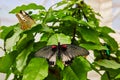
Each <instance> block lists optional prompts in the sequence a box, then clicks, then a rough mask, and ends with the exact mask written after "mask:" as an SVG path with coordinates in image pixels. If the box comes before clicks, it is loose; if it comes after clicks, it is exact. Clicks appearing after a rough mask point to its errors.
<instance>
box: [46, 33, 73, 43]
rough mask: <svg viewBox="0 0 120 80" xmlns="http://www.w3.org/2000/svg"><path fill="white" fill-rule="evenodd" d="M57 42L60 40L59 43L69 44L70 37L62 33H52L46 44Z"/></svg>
mask: <svg viewBox="0 0 120 80" xmlns="http://www.w3.org/2000/svg"><path fill="white" fill-rule="evenodd" d="M58 42H60V43H61V44H70V43H71V39H70V37H69V36H66V35H64V34H62V33H60V34H54V35H52V36H51V37H50V38H49V40H48V43H47V45H53V44H56V45H57V44H58Z"/></svg>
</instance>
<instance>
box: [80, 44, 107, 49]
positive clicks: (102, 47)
mask: <svg viewBox="0 0 120 80" xmlns="http://www.w3.org/2000/svg"><path fill="white" fill-rule="evenodd" d="M80 46H82V47H84V48H86V49H88V50H107V49H108V48H107V47H106V46H102V45H101V44H93V43H85V44H80Z"/></svg>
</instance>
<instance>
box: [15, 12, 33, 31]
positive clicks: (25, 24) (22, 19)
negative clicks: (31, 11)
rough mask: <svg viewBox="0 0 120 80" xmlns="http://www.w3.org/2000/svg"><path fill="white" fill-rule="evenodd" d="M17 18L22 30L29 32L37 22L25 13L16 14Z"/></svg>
mask: <svg viewBox="0 0 120 80" xmlns="http://www.w3.org/2000/svg"><path fill="white" fill-rule="evenodd" d="M16 17H17V18H18V20H19V23H20V25H21V29H22V30H27V29H29V28H31V27H32V26H33V25H34V24H35V21H34V20H33V19H32V18H31V17H30V16H29V15H28V14H27V13H26V12H25V11H20V12H19V13H17V14H16Z"/></svg>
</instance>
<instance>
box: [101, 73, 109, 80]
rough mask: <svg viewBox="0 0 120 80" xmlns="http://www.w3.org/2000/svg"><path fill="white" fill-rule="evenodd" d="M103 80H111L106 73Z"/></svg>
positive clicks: (102, 77)
mask: <svg viewBox="0 0 120 80" xmlns="http://www.w3.org/2000/svg"><path fill="white" fill-rule="evenodd" d="M101 80H109V78H108V75H107V73H106V72H105V73H104V74H103V75H102V76H101Z"/></svg>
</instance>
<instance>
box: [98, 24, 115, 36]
mask: <svg viewBox="0 0 120 80" xmlns="http://www.w3.org/2000/svg"><path fill="white" fill-rule="evenodd" d="M97 30H98V32H101V33H106V34H109V33H115V31H114V30H112V29H111V28H109V27H107V26H104V27H99V28H97Z"/></svg>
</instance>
